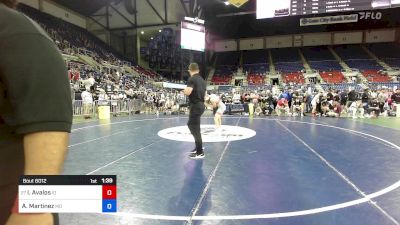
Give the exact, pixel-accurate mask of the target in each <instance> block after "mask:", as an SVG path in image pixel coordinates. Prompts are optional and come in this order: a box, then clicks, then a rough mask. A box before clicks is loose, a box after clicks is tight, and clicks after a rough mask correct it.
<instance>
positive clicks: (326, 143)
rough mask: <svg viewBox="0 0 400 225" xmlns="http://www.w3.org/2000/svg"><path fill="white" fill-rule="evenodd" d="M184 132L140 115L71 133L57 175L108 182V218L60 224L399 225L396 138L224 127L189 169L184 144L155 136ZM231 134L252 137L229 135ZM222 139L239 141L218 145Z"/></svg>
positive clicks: (343, 129)
mask: <svg viewBox="0 0 400 225" xmlns="http://www.w3.org/2000/svg"><path fill="white" fill-rule="evenodd" d="M186 122H187V117H184V116H182V117H173V116H169V117H159V118H157V117H152V116H143V115H141V116H133V117H126V118H116V119H112V120H111V121H106V122H104V121H103V122H99V121H93V122H89V123H79V124H76V125H74V129H73V131H72V134H71V141H70V146H69V154H68V159H67V162H66V165H65V174H104V175H117V176H118V203H117V204H118V213H116V214H63V215H61V225H70V224H76V225H96V224H107V225H113V224H121V225H128V224H129V225H137V224H139V225H140V224H145V225H158V224H168V225H172V224H180V225H183V224H221V225H239V224H241V225H253V224H254V225H264V224H268V225H289V224H290V225H314V224H315V225H334V224H335V225H392V224H400V188H399V187H400V167H399V165H400V147H399V146H400V138H399V137H400V130H398V129H392V128H387V127H382V126H377V125H373V124H367V123H363V122H360V121H352V120H348V119H335V118H319V119H312V118H310V117H304V118H285V117H280V118H278V117H267V118H249V117H241V116H232V117H224V119H223V124H225V125H230V126H234V127H233V129H232V127H230V130H223V131H222V133H213V132H212V131H210V130H208V131H207V132H208V133H207V134H205V135H206V136H207V138H211V139H212V141H214V142H208V143H205V148H206V149H205V152H206V157H205V159H203V160H191V159H189V158H188V152H189V151H190V150H192V149H193V146H194V145H193V143H190V142H182V141H174V140H170V139H165V138H161V137H160V136H159V135H158V132H159V131H160V130H163V129H167V128H171V127H178V126H185V125H186ZM396 122H398V121H397V120H396ZM202 123H204V124H212V123H213V120H212V118H210V117H206V118H203V120H202ZM235 127H237V128H235ZM239 127H241V128H247V129H250V130H252V131H255V132H256V135H255V136H252V137H251V135H250V136H249V138H247V139H245V136H246V135H244V136H243V137H242V135H231V134H232V133H234V132H239V133H240V132H242V131H241V130H242V129H241V128H239ZM227 129H228V128H227ZM247 129H245V130H247ZM224 132H225V133H224ZM229 132H230V134H227V133H229ZM243 132H245V131H243ZM183 133H184V132H181V133H180V132H176V133H172V136H174V135H175V136H176V137H177V139H179V137H178V136H179V135H181V134H182V135H184V134H183ZM230 135H231V136H232V137H233V136H235V137H240V138H242V139H241V140H236V141H234V140H231V141H227V140H230V139H229V138H230ZM218 137H221V138H222V140H218ZM213 138H214V139H213ZM223 138H227V139H226V140H223ZM172 139H173V138H172ZM211 139H210V140H211ZM218 141H220V142H218Z"/></svg>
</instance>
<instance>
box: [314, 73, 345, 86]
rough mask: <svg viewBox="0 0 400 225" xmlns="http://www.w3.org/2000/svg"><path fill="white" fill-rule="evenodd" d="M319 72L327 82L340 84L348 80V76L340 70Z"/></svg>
mask: <svg viewBox="0 0 400 225" xmlns="http://www.w3.org/2000/svg"><path fill="white" fill-rule="evenodd" d="M319 74H320V75H321V77H322V79H324V81H325V82H327V83H330V84H338V83H343V82H344V81H346V78H345V77H344V76H343V74H342V72H340V71H330V72H320V73H319Z"/></svg>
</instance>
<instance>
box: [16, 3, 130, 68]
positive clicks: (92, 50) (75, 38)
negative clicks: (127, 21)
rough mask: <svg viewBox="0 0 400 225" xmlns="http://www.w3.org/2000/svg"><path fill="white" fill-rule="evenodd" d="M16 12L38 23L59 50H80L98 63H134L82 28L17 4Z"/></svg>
mask: <svg viewBox="0 0 400 225" xmlns="http://www.w3.org/2000/svg"><path fill="white" fill-rule="evenodd" d="M18 10H19V11H21V12H23V13H24V14H25V15H27V16H29V17H30V18H32V19H33V20H35V21H36V22H37V23H39V24H40V25H41V26H42V27H43V28H44V29H45V30H46V31H47V33H48V34H49V35H50V36H51V38H53V40H54V41H55V43H56V44H57V45H58V47H59V48H60V49H61V50H63V48H66V47H69V48H71V49H72V48H76V49H78V48H80V49H83V50H84V51H85V52H86V53H87V54H90V56H91V57H93V58H94V59H95V60H96V61H98V62H101V61H106V62H108V63H111V64H118V61H129V62H131V63H134V62H133V60H131V59H127V58H126V57H124V56H122V55H121V54H119V53H118V52H117V51H115V50H114V49H113V48H111V47H110V46H108V45H107V44H106V43H104V42H103V41H101V40H100V39H98V38H97V37H96V36H94V35H93V34H92V33H90V32H89V31H87V30H86V29H84V28H81V27H78V26H76V25H73V24H71V23H68V22H66V21H64V20H62V19H59V18H56V17H54V16H51V15H49V14H47V13H43V12H40V11H39V10H37V9H35V8H32V7H30V6H27V5H24V4H19V5H18ZM71 51H72V50H71ZM75 53H78V52H75Z"/></svg>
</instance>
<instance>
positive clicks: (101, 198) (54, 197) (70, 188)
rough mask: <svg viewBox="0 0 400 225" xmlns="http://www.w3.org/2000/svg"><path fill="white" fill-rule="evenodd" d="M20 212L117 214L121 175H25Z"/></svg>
mask: <svg viewBox="0 0 400 225" xmlns="http://www.w3.org/2000/svg"><path fill="white" fill-rule="evenodd" d="M18 189H19V190H18V209H19V213H116V212H117V176H115V175H89V176H88V175H65V176H21V177H20V180H19V187H18Z"/></svg>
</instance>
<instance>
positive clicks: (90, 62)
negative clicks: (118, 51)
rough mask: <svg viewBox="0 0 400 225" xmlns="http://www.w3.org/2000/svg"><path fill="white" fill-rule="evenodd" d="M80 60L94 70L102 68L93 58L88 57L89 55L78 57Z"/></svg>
mask: <svg viewBox="0 0 400 225" xmlns="http://www.w3.org/2000/svg"><path fill="white" fill-rule="evenodd" d="M78 57H79V59H80V60H82V61H83V62H84V63H86V64H88V65H90V66H92V67H94V68H100V67H101V66H100V64H99V63H97V62H96V61H95V60H94V59H93V58H92V57H90V56H87V55H78Z"/></svg>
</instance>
